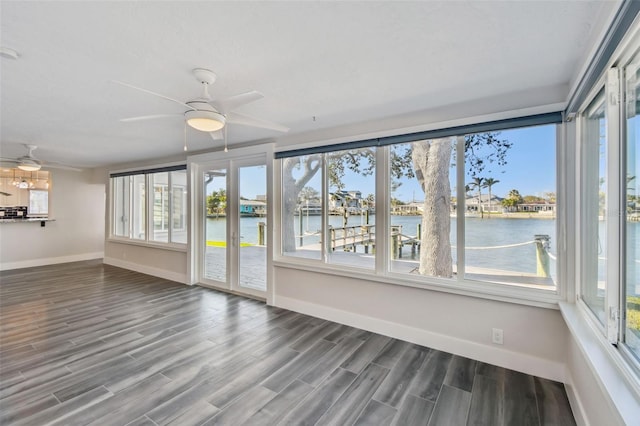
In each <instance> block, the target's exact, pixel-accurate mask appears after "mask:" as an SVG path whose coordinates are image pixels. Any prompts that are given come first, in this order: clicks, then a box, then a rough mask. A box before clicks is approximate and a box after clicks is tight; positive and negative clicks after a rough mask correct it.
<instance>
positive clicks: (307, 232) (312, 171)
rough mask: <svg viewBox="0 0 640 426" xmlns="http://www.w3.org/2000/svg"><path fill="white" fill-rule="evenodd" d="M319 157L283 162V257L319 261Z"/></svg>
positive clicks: (321, 205) (321, 203)
mask: <svg viewBox="0 0 640 426" xmlns="http://www.w3.org/2000/svg"><path fill="white" fill-rule="evenodd" d="M323 163H324V156H323V155H322V154H314V155H301V156H295V157H290V158H285V159H283V160H282V238H281V246H282V252H283V254H284V255H285V256H295V257H306V258H309V259H321V258H322V249H321V246H322V238H321V236H322V217H323V216H322V215H323V211H324V191H323V189H322V166H323Z"/></svg>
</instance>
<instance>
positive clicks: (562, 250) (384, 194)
mask: <svg viewBox="0 0 640 426" xmlns="http://www.w3.org/2000/svg"><path fill="white" fill-rule="evenodd" d="M500 118H504V117H500ZM555 134H556V136H555V137H556V163H555V167H556V191H557V200H556V209H557V211H556V235H554V236H553V238H555V239H556V241H557V252H558V257H559V258H561V259H565V258H566V255H567V253H566V240H565V239H561V238H559V237H560V236H561V235H566V231H565V228H566V214H565V208H566V207H565V203H564V200H563V197H564V194H566V193H567V191H566V189H565V188H564V187H563V186H562V185H566V182H567V179H566V170H564V169H563V168H562V167H560V164H562V162H563V161H565V159H566V150H565V149H563V148H562V146H563V144H565V134H564V131H563V129H562V125H561V124H557V125H556V132H555ZM460 145H462V146H463V147H464V135H460V136H458V143H457V147H456V149H458V147H459V146H460ZM376 149H377V151H376V160H375V161H376V172H375V173H376V210H377V211H380V212H389V187H388V182H389V178H390V169H389V166H390V165H389V147H388V146H381V147H377V148H376ZM457 155H459V154H457ZM460 158H461V157H460V156H458V160H460ZM323 163H326V161H323ZM281 166H282V161H280V162H279V163H278V165H277V167H275V168H274V170H275V173H276V175H275V178H274V182H277V185H276V191H275V198H276V201H275V202H276V206H281V205H282V196H283V194H282V192H283V191H282V190H283V188H282V167H281ZM322 173H323V176H322V185H323V194H324V206H323V218H324V219H323V224H322V226H323V231H322V232H323V241H325V242H327V241H328V239H329V238H328V226H327V214H326V210H327V208H328V183H327V180H328V178H327V176H326V164H323V169H322ZM455 173H457V174H456V182H464V163H462V165H461V166H460V167H457V168H456V171H455ZM460 175H462V176H460ZM457 186H458V188H459V189H458V190H459V191H462V193H463V194H464V188H462V189H460V186H461V185H457ZM463 198H464V197H463ZM458 199H460V194H458ZM463 210H464V209H463ZM281 213H282V209H281V208H277V209H276V214H277V216H276V218H275V221H276V223H278V224H281V223H282V215H281ZM457 222H463V221H461V220H458V221H457ZM463 226H464V224H461V223H458V229H457V235H458V241H457V244H458V245H459V246H460V244H461V243H462V244H463V243H464V240H462V241H460V240H461V238H464V236H463V235H464V232H462V231H463V230H464V228H463ZM388 227H389V217H388V214H387V213H385V214H379V215H378V214H377V215H376V228H377V229H388ZM461 227H462V231H461ZM378 234H379V233H378ZM386 234H387V233H383V234H382V235H378V236H377V238H380V243H378V244H376V263H375V269H374V270H371V269H362V268H356V267H350V266H347V265H342V264H333V263H329V262H327V259H326V257H327V254H326V253H327V250H328V249H327V244H326V243H325V247H324V250H323V253H322V256H321V258H318V259H308V258H303V257H297V256H287V255H284V254H283V253H282V250H281V247H282V245H281V241H280V239H279V238H278V239H277V241H275V244H274V265H276V266H281V267H287V268H294V269H302V270H307V271H313V272H321V273H324V274H330V275H339V276H345V277H352V278H361V279H362V278H365V279H367V280H370V281H377V282H383V283H388V284H396V285H402V286H408V287H414V288H421V289H428V290H437V291H444V292H449V293H454V294H462V295H468V296H473V297H480V298H485V299H490V300H501V301H507V302H512V303H518V304H524V305H531V306H539V307H546V308H552V309H557V308H558V302H559V301H562V300H565V299H566V292H567V290H566V288H567V286H566V282H565V277H566V270H564V269H563V268H562V267H560V266H559V265H560V264H561V263H562V262H561V261H558V263H557V264H558V267H557V271H556V273H557V282H556V288H555V290H540V289H535V288H530V287H526V286H517V285H510V284H497V283H492V282H486V281H476V280H469V279H465V278H460V279H449V278H438V277H425V276H417V277H414V276H411V275H407V274H401V273H393V272H391V271H390V270H389V268H388V264H389V258H390V249H389V241H388V235H386ZM277 235H281V233H277ZM461 235H462V236H461ZM463 256H464V255H462V256H461V255H460V253H458V263H460V262H464V257H463ZM563 261H564V260H563Z"/></svg>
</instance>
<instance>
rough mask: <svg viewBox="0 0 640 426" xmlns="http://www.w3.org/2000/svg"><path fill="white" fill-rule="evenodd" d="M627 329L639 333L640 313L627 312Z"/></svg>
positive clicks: (636, 311) (635, 311) (634, 311)
mask: <svg viewBox="0 0 640 426" xmlns="http://www.w3.org/2000/svg"><path fill="white" fill-rule="evenodd" d="M627 327H628V328H630V329H631V330H635V331H636V332H638V333H640V311H638V310H628V311H627Z"/></svg>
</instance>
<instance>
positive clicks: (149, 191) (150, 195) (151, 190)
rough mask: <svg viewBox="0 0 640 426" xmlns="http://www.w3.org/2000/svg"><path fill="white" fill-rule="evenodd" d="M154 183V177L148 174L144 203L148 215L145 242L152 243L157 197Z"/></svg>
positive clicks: (145, 177) (146, 215) (145, 179)
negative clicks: (154, 204)
mask: <svg viewBox="0 0 640 426" xmlns="http://www.w3.org/2000/svg"><path fill="white" fill-rule="evenodd" d="M152 182H153V178H152V175H150V174H146V175H144V186H145V191H144V202H145V206H146V210H147V211H146V212H145V213H146V214H145V224H144V228H145V234H144V239H145V241H150V240H151V235H152V233H153V228H154V220H153V219H154V208H153V203H154V197H155V187H154V186H153V185H152Z"/></svg>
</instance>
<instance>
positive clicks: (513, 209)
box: [458, 125, 557, 290]
mask: <svg viewBox="0 0 640 426" xmlns="http://www.w3.org/2000/svg"><path fill="white" fill-rule="evenodd" d="M464 158H465V180H464V199H465V203H464V206H465V209H464V214H462V213H463V212H459V213H460V214H459V215H458V219H459V220H462V219H464V277H465V279H468V280H480V281H490V282H494V283H503V284H514V285H526V286H529V287H536V288H539V289H541V290H555V289H556V279H557V277H556V270H557V264H556V258H557V256H556V254H557V249H556V245H557V244H556V243H557V241H556V216H557V215H556V207H557V206H556V126H555V125H547V126H534V127H526V128H519V129H511V130H505V131H502V132H491V133H479V134H470V135H466V136H465V137H464ZM458 204H459V205H460V206H461V205H462V203H458Z"/></svg>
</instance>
